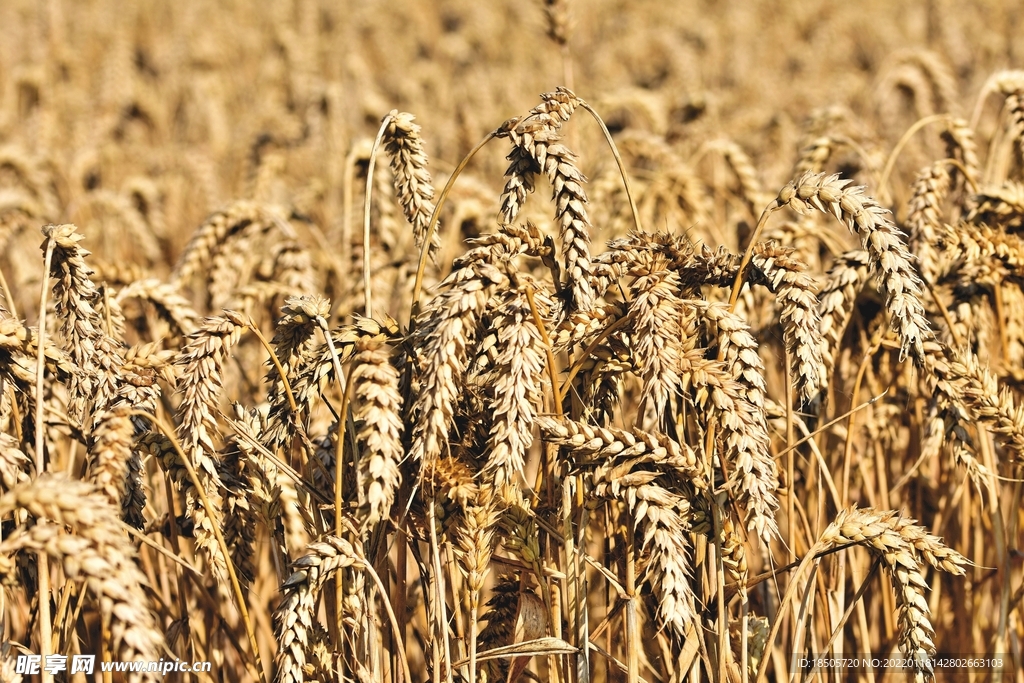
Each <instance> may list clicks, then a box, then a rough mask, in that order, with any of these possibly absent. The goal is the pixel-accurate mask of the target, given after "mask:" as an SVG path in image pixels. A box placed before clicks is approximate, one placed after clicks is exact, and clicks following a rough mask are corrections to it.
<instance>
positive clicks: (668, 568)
mask: <svg viewBox="0 0 1024 683" xmlns="http://www.w3.org/2000/svg"><path fill="white" fill-rule="evenodd" d="M538 424H539V426H540V428H541V432H542V434H543V435H544V439H545V440H546V441H548V442H549V443H555V444H558V445H561V446H564V447H565V448H566V449H567V451H568V452H569V454H570V455H571V456H572V457H573V459H574V465H575V467H576V468H577V469H581V470H584V471H588V472H591V474H592V489H591V490H592V495H594V496H596V497H597V498H606V499H611V500H618V501H621V502H623V503H625V504H626V506H627V507H628V509H629V510H630V512H631V513H632V514H634V515H635V518H634V520H633V522H634V524H635V526H636V528H637V530H638V531H640V532H641V534H640V544H641V547H643V548H644V549H646V550H649V552H650V556H651V557H650V564H651V566H653V567H655V568H656V569H655V570H654V571H651V572H649V574H648V577H649V578H648V580H649V581H650V582H651V584H652V586H653V588H654V591H655V594H656V595H657V596H658V598H659V601H658V602H659V606H658V617H659V620H660V621H661V623H662V624H663V625H665V626H668V627H669V628H671V629H672V631H673V633H674V634H675V635H676V636H678V637H680V638H682V637H684V636H685V633H686V630H687V628H688V627H689V625H690V624H691V623H692V621H693V619H694V618H695V611H694V609H695V607H694V606H695V597H694V594H693V589H692V587H691V586H690V580H691V573H692V567H691V566H690V557H691V552H692V550H691V545H690V540H689V532H690V526H689V517H690V505H691V500H693V499H694V498H695V497H696V495H697V491H706V490H707V487H708V481H707V479H706V473H705V472H704V471H703V470H702V468H701V465H700V463H699V462H698V460H697V458H696V456H695V454H694V453H693V451H692V450H690V449H689V448H687V447H685V446H682V445H680V444H678V443H676V442H674V441H672V440H671V439H670V438H668V437H665V436H659V435H653V434H649V433H647V432H642V431H638V430H634V431H633V432H625V431H621V430H615V429H602V428H600V427H592V426H590V425H585V424H582V423H579V422H574V421H571V420H554V419H552V418H547V417H541V418H539V419H538Z"/></svg>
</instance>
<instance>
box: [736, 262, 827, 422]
mask: <svg viewBox="0 0 1024 683" xmlns="http://www.w3.org/2000/svg"><path fill="white" fill-rule="evenodd" d="M750 263H751V265H752V266H753V268H752V273H751V275H752V276H754V277H752V278H751V279H752V280H753V281H754V282H758V283H759V284H761V283H763V284H764V285H765V286H766V287H768V289H769V290H770V291H772V292H774V293H775V295H776V298H777V300H778V307H779V309H781V310H780V311H779V322H780V323H781V325H782V331H783V341H784V342H785V344H786V349H787V350H788V351H789V354H790V356H791V363H792V372H793V377H795V378H796V390H797V391H796V393H797V396H798V398H799V399H800V400H801V402H803V403H805V404H806V403H810V402H811V401H812V400H813V399H814V398H815V396H817V394H818V391H819V390H820V389H821V388H822V387H824V386H825V384H826V383H827V375H828V372H827V367H826V365H825V361H824V359H823V358H822V345H823V340H822V335H821V331H820V329H819V328H820V324H821V323H820V320H819V317H818V302H817V299H816V298H815V294H814V290H815V288H816V285H815V283H814V280H813V279H811V277H810V276H809V275H808V274H807V273H806V270H807V266H806V265H804V264H803V263H802V262H801V261H799V260H797V259H796V258H795V257H794V255H793V251H792V250H791V249H787V248H785V247H781V246H779V245H777V244H775V243H772V242H762V243H760V244H757V245H755V247H754V254H753V257H752V258H751V261H750Z"/></svg>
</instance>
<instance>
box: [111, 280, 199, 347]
mask: <svg viewBox="0 0 1024 683" xmlns="http://www.w3.org/2000/svg"><path fill="white" fill-rule="evenodd" d="M116 299H117V302H118V303H119V304H121V305H122V306H123V305H124V302H125V301H128V300H129V299H138V300H139V301H142V302H145V303H148V304H150V305H151V306H153V308H154V310H155V311H156V315H157V317H158V318H159V319H160V320H162V321H163V322H164V323H166V324H167V325H169V326H170V327H171V329H172V330H173V331H174V334H176V335H178V336H181V337H184V336H186V335H189V334H191V333H192V332H194V331H195V330H196V328H197V327H198V326H199V314H198V313H196V311H195V309H194V308H193V307H192V303H191V302H189V301H188V299H186V298H185V297H183V296H182V295H181V293H180V292H179V291H178V288H177V287H176V286H175V285H172V284H168V283H166V282H162V281H161V280H158V279H156V278H147V279H144V280H136V281H135V282H133V283H131V284H130V285H128V286H127V287H125V288H124V289H122V290H120V291H119V292H118V293H117V297H116ZM150 333H151V334H152V335H153V337H154V338H158V337H159V336H162V335H161V334H160V332H158V331H155V330H151V331H150Z"/></svg>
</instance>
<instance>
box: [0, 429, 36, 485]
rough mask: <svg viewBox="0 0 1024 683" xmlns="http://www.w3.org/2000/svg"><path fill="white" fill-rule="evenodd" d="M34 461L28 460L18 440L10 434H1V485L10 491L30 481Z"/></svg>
mask: <svg viewBox="0 0 1024 683" xmlns="http://www.w3.org/2000/svg"><path fill="white" fill-rule="evenodd" d="M31 469H32V461H31V460H29V459H28V456H27V455H25V454H24V453H23V452H22V450H21V448H20V447H19V446H18V440H17V439H15V438H14V437H13V436H11V435H10V434H4V433H3V432H0V483H2V484H3V485H4V489H5V490H7V491H9V490H11V489H13V488H14V487H15V486H17V485H18V484H20V483H21V482H24V481H28V479H29V476H28V473H29V471H30V470H31Z"/></svg>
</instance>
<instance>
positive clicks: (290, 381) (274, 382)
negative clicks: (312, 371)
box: [264, 294, 331, 451]
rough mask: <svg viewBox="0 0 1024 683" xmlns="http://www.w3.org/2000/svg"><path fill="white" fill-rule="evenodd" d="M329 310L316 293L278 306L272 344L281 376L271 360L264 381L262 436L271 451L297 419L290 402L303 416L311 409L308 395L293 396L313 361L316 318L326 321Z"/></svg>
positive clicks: (282, 441)
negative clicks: (265, 406)
mask: <svg viewBox="0 0 1024 683" xmlns="http://www.w3.org/2000/svg"><path fill="white" fill-rule="evenodd" d="M330 311H331V302H330V301H329V300H327V299H325V298H323V297H322V296H320V295H317V294H314V295H308V296H298V297H289V298H288V299H286V300H285V305H284V306H282V307H281V312H282V313H283V314H284V315H283V317H282V318H281V319H280V320H278V321H277V327H276V328H275V332H274V338H273V339H272V340H271V345H272V346H273V348H274V353H275V354H276V355H277V361H278V362H279V363H280V364H281V369H282V370H284V376H282V375H281V372H280V371H279V370H278V368H277V365H276V364H275V363H274V362H273V361H267V365H268V366H269V367H268V368H267V374H266V378H265V380H266V382H267V384H268V385H270V386H269V388H268V389H267V402H268V403H269V404H270V410H269V413H268V417H267V429H266V433H265V435H264V436H265V438H266V439H267V444H266V445H267V447H268V448H269V449H270V450H271V451H273V450H276V449H277V448H281V447H283V446H284V445H285V444H287V443H288V440H289V437H291V436H292V435H293V434H292V431H293V430H292V424H293V423H292V420H296V419H299V418H300V415H292V410H293V407H292V402H294V403H295V406H294V408H295V409H297V410H298V411H299V412H300V413H301V414H302V415H306V414H308V413H309V410H310V409H311V407H312V406H311V405H310V403H311V401H312V399H313V396H312V395H311V394H309V393H306V394H304V395H303V396H302V397H301V400H300V399H299V398H298V397H296V382H297V381H298V378H299V375H300V374H301V373H302V372H303V371H305V370H306V369H307V368H308V366H309V364H310V363H311V362H312V360H313V350H314V342H315V333H316V330H317V327H318V322H317V319H318V318H319V319H323V320H326V319H327V317H328V316H329V315H330ZM289 392H290V394H289ZM289 395H290V399H289Z"/></svg>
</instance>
